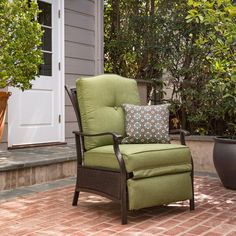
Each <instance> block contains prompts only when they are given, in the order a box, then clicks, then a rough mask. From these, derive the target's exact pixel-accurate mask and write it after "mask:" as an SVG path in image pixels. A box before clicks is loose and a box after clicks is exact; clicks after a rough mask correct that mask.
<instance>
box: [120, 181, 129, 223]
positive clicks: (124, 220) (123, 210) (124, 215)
mask: <svg viewBox="0 0 236 236" xmlns="http://www.w3.org/2000/svg"><path fill="white" fill-rule="evenodd" d="M121 188H122V189H121V196H122V197H121V224H122V225H126V224H127V223H128V220H127V217H128V216H127V215H128V210H127V209H128V208H127V206H128V204H127V201H128V199H127V186H126V180H125V183H123V186H122V187H121Z"/></svg>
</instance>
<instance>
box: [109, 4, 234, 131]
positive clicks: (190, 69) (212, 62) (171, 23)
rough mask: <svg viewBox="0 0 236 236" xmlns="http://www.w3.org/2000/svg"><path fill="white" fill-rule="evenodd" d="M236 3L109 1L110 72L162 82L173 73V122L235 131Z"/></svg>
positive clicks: (194, 127)
mask: <svg viewBox="0 0 236 236" xmlns="http://www.w3.org/2000/svg"><path fill="white" fill-rule="evenodd" d="M117 2H119V3H120V4H119V3H117ZM115 3H116V5H114V4H115ZM117 4H118V5H119V7H118V5H117ZM235 4H236V3H235V1H230V0H211V1H205V0H198V1H195V0H189V1H185V0H170V1H165V0H151V1H148V0H143V1H128V2H127V1H124V0H119V1H111V0H107V1H105V69H106V72H113V73H118V74H122V75H123V76H127V77H132V78H137V79H152V80H157V81H160V80H161V78H162V76H163V73H164V72H165V71H167V72H168V74H169V75H170V80H169V82H168V83H169V84H170V85H171V87H172V89H173V91H172V94H171V98H170V100H171V103H172V120H171V121H172V123H173V126H175V127H178V126H181V127H182V128H185V129H188V130H190V131H191V133H193V134H208V135H222V134H232V133H234V132H235V123H236V121H235V117H236V114H235V107H236V95H235V84H236V83H235V68H236V63H235V58H236V57H235V45H236V40H235V38H236V32H235V27H236V22H235V13H236V10H235Z"/></svg>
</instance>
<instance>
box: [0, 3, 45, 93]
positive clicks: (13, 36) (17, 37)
mask: <svg viewBox="0 0 236 236" xmlns="http://www.w3.org/2000/svg"><path fill="white" fill-rule="evenodd" d="M38 13H39V9H38V5H37V1H36V0H32V1H28V0H12V1H9V0H0V88H4V87H6V86H13V87H18V88H20V89H22V90H24V89H29V88H31V81H32V80H34V79H35V76H37V74H38V71H39V65H41V64H42V52H41V50H40V48H39V46H40V45H41V38H42V35H43V31H42V29H41V26H40V24H39V23H38V21H37V16H38Z"/></svg>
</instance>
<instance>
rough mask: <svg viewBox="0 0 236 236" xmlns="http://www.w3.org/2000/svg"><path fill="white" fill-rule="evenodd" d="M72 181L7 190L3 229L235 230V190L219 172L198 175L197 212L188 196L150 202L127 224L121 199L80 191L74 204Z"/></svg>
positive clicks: (140, 232) (37, 232) (0, 223)
mask: <svg viewBox="0 0 236 236" xmlns="http://www.w3.org/2000/svg"><path fill="white" fill-rule="evenodd" d="M64 182H65V180H64ZM72 182H74V179H73V180H70V181H68V184H64V186H61V187H58V186H57V185H55V184H54V187H53V188H52V189H50V190H46V191H43V190H44V188H42V189H41V190H42V191H40V190H39V189H40V186H39V185H38V186H37V185H36V186H35V187H33V188H36V189H38V191H39V192H33V191H32V192H28V193H27V191H26V192H25V193H27V194H25V195H21V194H20V196H15V197H14V196H12V195H11V194H9V193H10V192H6V193H8V194H6V196H7V195H9V196H11V198H7V197H6V196H5V199H3V200H1V201H0V209H1V210H0V229H1V233H0V235H1V236H3V235H4V236H5V235H56V236H60V235H124V236H126V235H186V236H187V235H189V236H191V235H207V236H211V235H215V236H217V235H228V236H235V235H236V191H232V190H227V189H225V188H223V187H222V185H221V183H220V182H219V180H218V179H216V178H209V177H195V190H196V193H195V197H196V210H195V211H194V212H189V210H188V206H187V202H186V203H184V204H183V203H179V204H171V205H169V206H162V207H155V208H149V209H144V210H140V211H136V212H130V213H129V218H128V220H129V224H128V225H120V212H119V205H118V204H116V203H114V202H111V201H110V200H108V199H105V198H103V197H100V196H97V195H94V194H90V193H82V194H81V198H80V202H79V205H78V206H77V207H72V206H71V200H72V196H73V190H74V186H73V185H72ZM52 186H53V185H52ZM31 189H32V188H31ZM23 192H24V191H22V193H23Z"/></svg>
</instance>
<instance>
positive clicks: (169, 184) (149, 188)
mask: <svg viewBox="0 0 236 236" xmlns="http://www.w3.org/2000/svg"><path fill="white" fill-rule="evenodd" d="M127 185H128V196H129V210H134V209H135V210H137V209H141V208H145V207H152V206H158V205H162V204H169V203H171V202H177V201H183V200H187V199H191V198H192V195H193V193H192V180H191V172H185V173H178V174H172V175H163V176H156V177H151V178H144V179H138V180H134V179H128V181H127Z"/></svg>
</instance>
